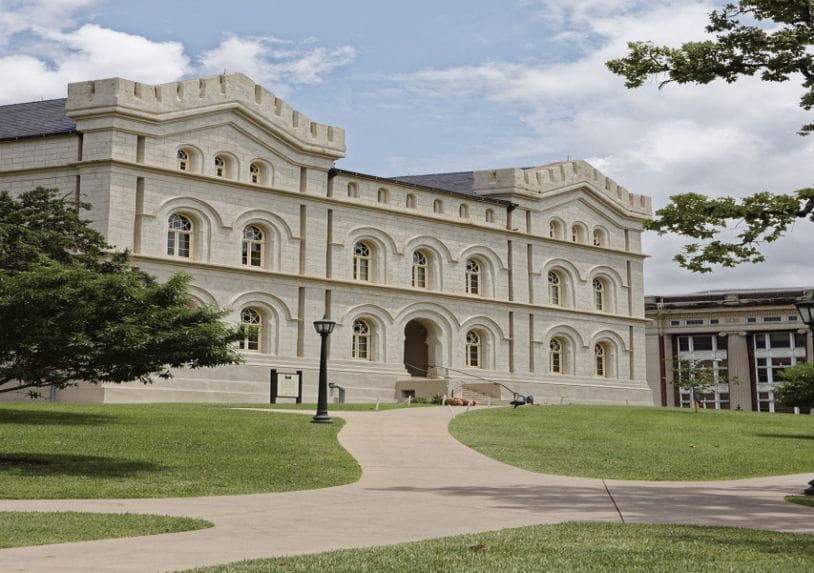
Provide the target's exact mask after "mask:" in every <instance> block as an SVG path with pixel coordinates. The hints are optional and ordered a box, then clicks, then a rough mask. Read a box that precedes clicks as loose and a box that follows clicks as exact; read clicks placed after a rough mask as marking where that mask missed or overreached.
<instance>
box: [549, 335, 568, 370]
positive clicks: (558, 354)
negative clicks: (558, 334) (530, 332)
mask: <svg viewBox="0 0 814 573" xmlns="http://www.w3.org/2000/svg"><path fill="white" fill-rule="evenodd" d="M548 350H549V352H548V363H549V364H548V369H549V371H550V372H552V373H553V374H563V372H564V370H565V368H564V366H565V363H564V361H563V344H562V342H561V341H560V340H559V339H558V338H552V339H551V342H550V343H549V345H548Z"/></svg>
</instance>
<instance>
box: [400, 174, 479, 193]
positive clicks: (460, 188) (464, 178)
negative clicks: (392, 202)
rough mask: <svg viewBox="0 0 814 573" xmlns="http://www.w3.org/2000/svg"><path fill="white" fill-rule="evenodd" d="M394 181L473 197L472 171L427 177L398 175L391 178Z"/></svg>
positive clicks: (473, 176) (473, 177) (428, 175)
mask: <svg viewBox="0 0 814 573" xmlns="http://www.w3.org/2000/svg"><path fill="white" fill-rule="evenodd" d="M391 179H393V180H394V181H400V182H402V183H412V184H413V185H421V186H422V187H432V188H433V189H443V190H445V191H451V192H453V193H462V194H463V195H474V194H475V192H474V191H473V189H474V187H475V174H474V173H473V172H472V171H457V172H454V173H430V174H427V175H400V176H398V177H391Z"/></svg>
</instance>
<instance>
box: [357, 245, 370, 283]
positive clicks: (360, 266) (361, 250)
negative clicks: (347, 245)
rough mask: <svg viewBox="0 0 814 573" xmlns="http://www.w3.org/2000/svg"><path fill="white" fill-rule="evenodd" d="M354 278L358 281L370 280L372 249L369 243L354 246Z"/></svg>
mask: <svg viewBox="0 0 814 573" xmlns="http://www.w3.org/2000/svg"><path fill="white" fill-rule="evenodd" d="M353 278H354V279H356V280H357V281H369V280H370V247H369V246H368V245H367V243H361V242H360V243H356V244H355V245H354V246H353Z"/></svg>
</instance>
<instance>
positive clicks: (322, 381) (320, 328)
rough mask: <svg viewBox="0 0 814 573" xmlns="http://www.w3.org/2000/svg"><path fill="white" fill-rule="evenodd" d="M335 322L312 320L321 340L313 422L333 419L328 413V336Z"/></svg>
mask: <svg viewBox="0 0 814 573" xmlns="http://www.w3.org/2000/svg"><path fill="white" fill-rule="evenodd" d="M334 326H336V323H335V322H334V321H332V320H328V317H323V318H322V320H315V321H314V330H316V331H317V334H319V336H320V338H321V339H322V340H321V343H320V351H319V386H318V387H317V413H316V415H315V416H314V418H313V419H312V420H311V421H312V422H314V423H315V424H331V423H333V420H332V419H331V417H330V416H329V415H328V337H329V336H330V335H331V332H333V329H334Z"/></svg>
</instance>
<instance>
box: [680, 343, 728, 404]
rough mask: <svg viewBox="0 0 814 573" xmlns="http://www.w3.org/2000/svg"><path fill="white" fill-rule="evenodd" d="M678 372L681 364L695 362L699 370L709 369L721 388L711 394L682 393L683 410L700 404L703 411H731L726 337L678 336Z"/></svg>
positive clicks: (681, 391) (683, 391)
mask: <svg viewBox="0 0 814 573" xmlns="http://www.w3.org/2000/svg"><path fill="white" fill-rule="evenodd" d="M677 347H678V354H677V358H678V368H679V369H680V368H681V363H682V362H686V361H689V362H692V363H693V364H694V366H695V367H696V368H710V369H712V371H713V376H714V377H715V380H716V381H717V382H718V385H717V386H716V387H715V388H714V389H713V390H712V391H710V392H707V393H704V394H697V395H696V394H694V393H693V391H692V390H684V389H680V390H679V403H680V404H679V405H680V406H681V407H682V408H691V407H692V404H693V401H694V400H697V401H698V402H699V403H700V404H701V407H702V408H710V409H717V410H728V409H729V408H730V401H729V383H728V380H729V379H728V372H729V364H728V359H727V337H726V336H718V335H715V334H695V335H692V336H678V337H677Z"/></svg>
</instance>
